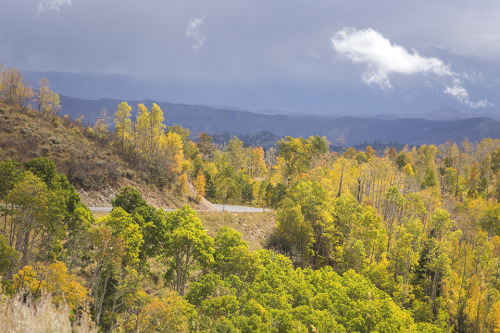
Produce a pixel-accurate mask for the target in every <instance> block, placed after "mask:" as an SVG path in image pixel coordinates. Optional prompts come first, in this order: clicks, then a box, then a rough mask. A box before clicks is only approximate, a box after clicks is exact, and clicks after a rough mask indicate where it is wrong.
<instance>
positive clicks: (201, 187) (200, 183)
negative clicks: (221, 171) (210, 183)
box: [193, 169, 207, 202]
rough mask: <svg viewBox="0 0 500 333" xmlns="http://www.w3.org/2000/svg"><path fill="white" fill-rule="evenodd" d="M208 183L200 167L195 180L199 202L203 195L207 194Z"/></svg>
mask: <svg viewBox="0 0 500 333" xmlns="http://www.w3.org/2000/svg"><path fill="white" fill-rule="evenodd" d="M206 184H207V180H206V179H205V176H204V175H203V171H202V170H201V169H200V170H198V174H197V175H196V178H195V180H194V184H193V185H194V188H195V189H196V193H197V194H198V197H197V199H198V202H199V201H200V200H201V197H202V196H204V195H205V185H206Z"/></svg>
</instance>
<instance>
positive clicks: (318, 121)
mask: <svg viewBox="0 0 500 333" xmlns="http://www.w3.org/2000/svg"><path fill="white" fill-rule="evenodd" d="M120 102H121V101H120V100H117V99H109V98H103V99H98V100H84V99H79V98H75V97H68V96H64V95H61V106H62V113H63V114H68V115H70V116H71V117H78V116H81V115H83V116H84V123H85V122H87V124H89V125H92V124H93V123H94V122H95V121H96V119H97V118H98V115H99V112H100V110H101V109H102V108H106V109H107V110H108V113H109V115H110V116H112V114H113V113H114V111H115V110H116V107H117V106H118V104H119V103H120ZM128 103H129V104H130V105H131V106H132V109H133V112H132V113H133V116H135V115H136V114H137V104H139V103H144V104H145V105H146V106H147V107H151V105H152V104H153V103H156V104H158V105H159V106H160V107H161V108H162V110H163V111H164V113H165V119H166V124H167V125H181V126H182V127H184V128H187V129H189V130H190V132H191V137H197V136H198V135H199V133H201V132H205V133H208V134H214V133H222V132H230V133H231V134H234V135H244V134H254V133H258V132H261V131H267V132H270V133H273V134H275V135H278V136H295V137H298V136H300V137H309V136H313V135H319V136H326V137H327V138H328V140H329V141H330V142H335V140H337V138H339V137H340V136H342V137H343V138H344V140H345V142H346V143H347V144H348V145H354V144H359V143H363V142H372V141H374V140H380V141H382V142H398V143H402V144H408V145H422V144H440V143H444V142H446V141H448V140H452V141H457V142H458V141H462V140H464V139H466V138H468V139H469V140H471V141H480V140H481V139H482V138H483V137H491V138H500V122H499V121H497V120H494V119H491V118H486V117H474V118H466V119H458V120H427V119H423V118H396V119H389V120H387V119H380V118H375V117H356V116H341V117H337V118H318V117H314V116H289V115H283V114H279V115H265V114H259V113H255V112H251V111H242V110H238V111H235V110H228V109H215V108H212V107H209V106H205V105H189V104H174V103H167V102H155V101H153V100H144V101H128Z"/></svg>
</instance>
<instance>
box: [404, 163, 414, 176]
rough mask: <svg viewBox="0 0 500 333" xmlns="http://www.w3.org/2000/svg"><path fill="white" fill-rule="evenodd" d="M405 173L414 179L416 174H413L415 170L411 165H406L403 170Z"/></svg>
mask: <svg viewBox="0 0 500 333" xmlns="http://www.w3.org/2000/svg"><path fill="white" fill-rule="evenodd" d="M403 173H404V174H405V176H407V177H413V176H414V175H415V173H414V172H413V168H412V166H411V164H410V163H408V164H406V165H405V167H404V168H403Z"/></svg>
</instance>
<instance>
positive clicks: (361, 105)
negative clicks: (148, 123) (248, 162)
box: [0, 0, 500, 114]
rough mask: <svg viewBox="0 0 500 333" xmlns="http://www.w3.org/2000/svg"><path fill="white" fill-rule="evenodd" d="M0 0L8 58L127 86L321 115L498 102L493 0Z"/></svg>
mask: <svg viewBox="0 0 500 333" xmlns="http://www.w3.org/2000/svg"><path fill="white" fill-rule="evenodd" d="M0 8H1V10H0V63H1V64H2V65H3V66H4V67H15V68H18V69H20V70H22V71H43V72H45V71H56V72H72V73H108V74H118V75H123V76H118V77H122V78H123V84H124V85H126V84H128V85H129V88H131V87H134V89H135V95H134V96H133V98H154V99H158V100H161V101H167V102H177V103H190V104H208V105H232V106H235V107H241V108H244V109H249V110H265V109H283V110H288V111H290V112H312V113H323V114H328V113H344V114H350V113H352V114H356V113H360V114H363V113H391V112H393V113H402V112H428V111H432V110H435V109H439V108H445V107H454V108H457V109H464V110H472V111H477V112H495V113H496V112H500V109H499V105H500V97H497V93H496V92H497V91H498V89H497V88H500V80H499V74H500V61H499V60H500V59H499V58H500V20H498V17H500V2H499V1H496V0H495V1H490V0H478V1H470V0H454V1H443V0H433V1H428V0H421V1H401V0H380V1H373V0H353V1H334V0H315V1H304V0H286V1H285V0H252V1H241V0H200V1H194V0H183V1H179V0H172V1H164V0H142V1H138V0H22V1H19V0H0ZM49 80H50V79H49ZM127 80H128V81H127ZM126 82H128V83H126ZM131 82H133V84H132V83H131ZM139 82H142V83H143V84H139ZM141 87H142V88H141ZM122 88H123V87H122ZM61 89H63V88H61ZM116 89H117V91H122V92H123V91H130V89H128V90H127V89H121V90H120V87H117V88H116ZM104 93H105V94H106V96H101V97H115V98H116V97H119V98H127V97H128V96H125V95H126V94H125V93H124V94H125V95H120V94H119V93H118V92H117V93H116V94H114V95H113V93H112V92H108V91H106V92H103V94H104ZM111 95H113V96H111ZM76 97H79V96H76Z"/></svg>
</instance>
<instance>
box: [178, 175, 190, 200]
mask: <svg viewBox="0 0 500 333" xmlns="http://www.w3.org/2000/svg"><path fill="white" fill-rule="evenodd" d="M178 186H179V187H178V188H179V193H180V194H182V195H186V194H187V191H188V179H187V175H186V174H185V173H183V174H182V175H181V176H180V177H179V185H178Z"/></svg>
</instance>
